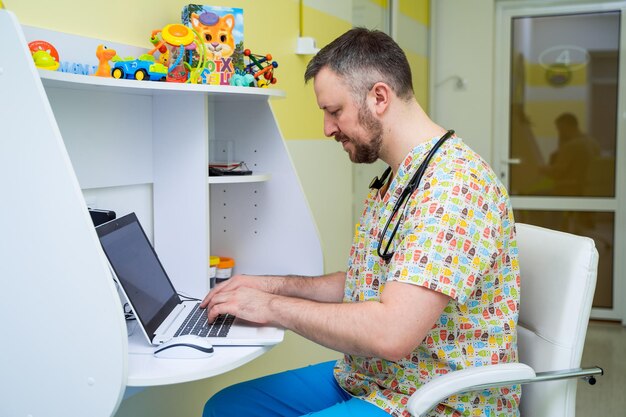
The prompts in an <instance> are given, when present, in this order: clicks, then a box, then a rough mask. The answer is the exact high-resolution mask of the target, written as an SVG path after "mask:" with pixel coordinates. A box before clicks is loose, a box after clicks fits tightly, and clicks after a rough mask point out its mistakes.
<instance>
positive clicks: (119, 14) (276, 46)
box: [4, 0, 428, 417]
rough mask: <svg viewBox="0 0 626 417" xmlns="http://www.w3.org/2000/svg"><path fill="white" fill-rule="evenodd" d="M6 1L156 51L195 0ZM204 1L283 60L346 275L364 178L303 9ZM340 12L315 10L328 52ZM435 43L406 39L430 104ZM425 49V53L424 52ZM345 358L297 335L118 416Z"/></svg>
mask: <svg viewBox="0 0 626 417" xmlns="http://www.w3.org/2000/svg"><path fill="white" fill-rule="evenodd" d="M7 2H8V4H7ZM4 3H5V6H7V8H8V9H10V10H12V11H13V12H14V13H15V14H16V15H17V17H18V19H19V20H20V22H21V23H22V24H26V25H31V26H37V27H42V28H47V29H52V30H57V31H62V32H67V33H75V34H80V35H83V36H89V37H94V38H99V39H103V40H109V41H111V42H119V43H126V44H131V45H138V46H144V47H146V48H147V47H150V44H149V41H148V38H149V34H150V31H151V30H153V29H157V28H161V27H163V26H164V25H166V24H168V23H173V22H178V21H179V19H180V12H181V10H182V8H183V6H184V5H186V4H188V3H189V1H179V0H164V1H160V2H154V1H149V0H135V1H127V0H109V1H105V2H93V1H86V2H76V1H74V0H55V1H49V0H31V1H24V0H5V1H4ZM198 3H201V4H211V5H215V6H229V7H241V8H243V9H244V22H245V34H244V42H245V45H246V47H247V48H250V49H251V50H252V51H253V52H258V53H263V54H265V53H271V54H272V55H273V56H274V59H275V60H276V61H278V63H279V67H278V68H277V70H276V73H275V76H276V77H277V78H278V84H277V86H276V88H280V89H282V90H285V92H286V94H287V99H284V100H273V101H272V102H271V105H272V109H273V111H274V113H275V115H276V118H277V120H278V124H279V127H280V129H281V132H282V134H283V136H284V137H285V139H287V146H288V149H289V151H290V153H291V156H292V159H293V161H294V165H295V167H296V170H297V172H298V174H299V176H300V180H301V183H302V185H303V188H304V191H305V194H306V195H307V198H308V200H309V202H310V205H311V208H312V212H313V215H314V217H315V219H316V222H317V224H318V229H319V231H320V238H321V241H322V246H323V249H324V257H325V270H326V271H327V272H331V271H335V270H339V269H345V264H346V260H347V253H348V250H349V245H350V240H351V238H352V231H353V229H352V203H353V187H354V184H353V176H354V172H353V167H352V165H351V164H350V162H349V160H348V158H347V157H346V156H345V154H344V152H343V150H342V149H341V147H340V146H338V145H337V144H336V143H335V142H334V141H333V140H329V139H326V138H324V136H323V130H322V113H321V112H320V110H319V109H318V108H317V104H316V101H315V97H314V94H313V89H312V86H311V85H307V86H305V85H304V81H303V74H304V70H305V68H306V64H307V63H308V60H309V59H310V57H307V56H298V55H296V54H295V53H294V51H295V45H296V38H297V36H298V34H299V3H298V1H297V0H270V1H269V2H268V1H258V0H257V1H254V0H211V1H210V2H198ZM372 3H373V4H374V5H376V6H381V5H382V6H384V5H385V4H386V3H387V2H386V1H385V0H372ZM333 4H334V3H333V2H332V1H329V0H307V1H306V2H305V8H304V25H303V26H304V35H305V36H311V37H314V38H315V39H316V40H317V46H318V47H323V46H324V45H326V44H327V43H329V42H330V41H331V40H332V39H334V38H335V37H337V36H339V35H340V34H341V33H343V32H345V31H346V30H348V29H349V28H350V27H351V26H352V23H351V21H349V20H346V18H345V11H346V5H345V3H337V4H339V5H340V6H333ZM329 5H330V6H329ZM333 7H341V8H342V9H341V10H342V13H339V12H337V13H334V12H333ZM400 12H401V14H403V15H405V16H408V19H409V20H408V21H409V22H410V21H414V22H416V24H419V25H423V26H427V24H428V22H427V18H428V0H418V1H413V0H403V1H401V2H400ZM138 16H139V17H138ZM342 16H343V17H342ZM409 25H410V24H409ZM420 33H422V32H420ZM421 37H423V36H421ZM426 41H427V40H426V39H405V40H404V41H403V42H401V46H403V48H405V46H404V45H406V48H405V50H406V51H407V55H408V57H409V61H410V63H411V65H412V67H413V71H414V84H415V89H416V93H417V96H418V98H419V100H420V102H421V103H422V104H423V105H425V104H426V103H427V86H428V82H427V68H428V61H427V56H426V54H425V53H424V52H415V48H413V46H414V45H413V44H412V42H422V43H424V44H425V43H426ZM417 50H418V51H420V48H417ZM94 64H95V62H94ZM337 357H339V354H338V353H337V352H333V351H330V350H328V349H325V348H322V347H320V346H317V345H315V344H313V343H311V342H308V341H306V340H305V339H303V338H301V337H299V336H297V335H295V334H293V333H287V335H286V340H285V342H283V343H282V344H280V345H279V346H277V347H275V348H274V349H273V350H272V351H270V352H269V353H268V354H266V355H264V356H262V357H261V358H259V359H257V360H255V361H253V362H251V363H250V364H248V365H246V366H243V367H241V368H239V369H237V370H235V371H232V372H230V373H227V374H225V375H222V376H220V377H217V378H212V379H208V380H204V381H197V382H193V383H186V384H178V385H173V386H167V387H158V388H149V389H146V390H144V391H143V392H141V393H139V394H137V395H135V396H133V397H131V398H129V399H127V400H126V401H124V402H123V403H122V405H121V407H120V409H119V410H118V412H117V414H116V416H117V417H142V416H151V417H160V416H181V417H184V416H199V415H200V414H201V410H202V406H203V404H204V401H205V400H206V399H207V398H208V397H209V396H210V395H211V394H213V393H215V392H216V391H217V390H219V389H221V388H222V387H225V386H228V385H230V384H232V383H235V382H238V381H241V380H246V379H250V378H253V377H256V376H261V375H265V374H268V373H272V372H278V371H281V370H285V369H289V368H294V367H298V366H304V365H306V364H312V363H317V362H320V361H323V360H330V359H335V358H337Z"/></svg>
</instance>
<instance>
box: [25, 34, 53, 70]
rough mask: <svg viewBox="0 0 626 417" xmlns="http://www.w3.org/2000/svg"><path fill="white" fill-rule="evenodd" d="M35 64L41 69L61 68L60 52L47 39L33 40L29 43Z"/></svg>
mask: <svg viewBox="0 0 626 417" xmlns="http://www.w3.org/2000/svg"><path fill="white" fill-rule="evenodd" d="M28 48H29V49H30V53H31V54H32V55H33V61H35V66H36V67H37V68H39V69H45V70H50V71H56V70H58V69H59V65H60V62H59V53H58V52H57V50H56V48H55V47H54V46H52V44H50V43H48V42H46V41H32V42H30V43H29V44H28Z"/></svg>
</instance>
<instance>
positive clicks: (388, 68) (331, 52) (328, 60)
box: [304, 28, 413, 101]
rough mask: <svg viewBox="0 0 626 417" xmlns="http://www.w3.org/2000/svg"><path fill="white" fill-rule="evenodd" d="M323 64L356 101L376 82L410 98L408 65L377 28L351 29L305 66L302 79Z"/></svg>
mask: <svg viewBox="0 0 626 417" xmlns="http://www.w3.org/2000/svg"><path fill="white" fill-rule="evenodd" d="M324 67H328V68H329V69H331V70H332V71H333V72H334V73H336V74H337V75H339V76H340V77H341V78H342V79H343V81H344V82H345V83H346V84H347V85H348V86H349V87H350V89H351V90H352V93H353V94H354V97H355V98H356V99H357V100H361V101H362V100H365V96H366V95H367V92H368V91H369V90H370V89H371V88H372V87H373V86H374V84H376V83H377V82H383V83H385V84H387V85H388V86H389V87H390V88H391V89H392V90H393V92H394V93H395V94H396V95H397V96H398V97H400V98H402V99H404V100H409V99H411V98H412V97H413V81H412V77H411V68H410V66H409V61H408V60H407V59H406V55H405V54H404V51H403V50H402V49H401V48H400V46H398V44H397V43H396V42H395V41H394V40H393V39H392V38H391V37H390V36H389V35H387V34H386V33H384V32H381V31H379V30H369V29H365V28H354V29H351V30H349V31H347V32H346V33H344V34H343V35H341V36H340V37H338V38H337V39H335V40H334V41H332V42H331V43H329V44H328V45H326V46H325V47H324V48H322V49H321V50H320V51H319V52H318V53H317V55H315V56H314V57H313V59H311V61H310V62H309V64H308V65H307V68H306V71H305V73H304V81H305V82H308V81H309V80H310V79H311V78H314V77H315V76H316V75H317V74H318V73H319V72H320V70H321V69H322V68H324Z"/></svg>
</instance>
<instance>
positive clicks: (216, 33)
mask: <svg viewBox="0 0 626 417" xmlns="http://www.w3.org/2000/svg"><path fill="white" fill-rule="evenodd" d="M182 23H183V24H184V25H187V26H189V27H191V28H193V29H194V30H195V31H196V33H197V34H198V35H199V36H200V38H202V39H203V40H204V45H205V48H204V50H202V51H198V52H197V53H196V54H195V55H194V60H198V59H202V60H203V61H204V64H203V66H204V67H205V68H206V69H208V71H205V74H206V75H205V77H206V78H205V79H203V80H202V81H201V82H202V83H205V84H211V85H228V84H229V81H230V78H231V77H232V76H233V74H235V70H236V69H239V70H241V69H243V67H244V62H243V9H239V8H232V7H219V6H203V5H198V4H189V5H187V6H185V7H183V12H182ZM192 66H193V63H192Z"/></svg>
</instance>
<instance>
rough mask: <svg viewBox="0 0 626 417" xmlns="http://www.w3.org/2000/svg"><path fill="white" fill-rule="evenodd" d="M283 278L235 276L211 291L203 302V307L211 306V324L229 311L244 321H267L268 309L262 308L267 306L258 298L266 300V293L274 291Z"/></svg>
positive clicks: (264, 322)
mask: <svg viewBox="0 0 626 417" xmlns="http://www.w3.org/2000/svg"><path fill="white" fill-rule="evenodd" d="M279 281H281V278H280V277H269V276H250V275H235V276H234V277H232V278H230V279H229V280H227V281H226V282H223V283H220V284H218V285H217V286H215V288H213V289H212V290H211V291H209V293H208V294H207V295H206V297H204V300H203V301H202V303H200V308H206V309H207V314H208V316H209V322H210V323H212V322H213V320H215V318H216V317H217V316H218V315H220V314H227V313H228V314H232V315H234V316H237V317H239V318H241V319H244V320H248V321H252V322H255V323H260V324H266V323H268V321H267V317H266V316H267V308H265V309H261V307H266V305H265V304H262V303H259V302H256V301H257V300H259V301H260V300H262V299H264V297H263V295H271V294H272V293H274V292H275V291H276V290H277V288H278V285H279ZM249 298H250V300H249V301H246V300H248V299H249ZM255 314H257V315H258V317H257V316H254V315H255Z"/></svg>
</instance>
